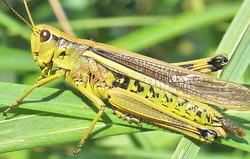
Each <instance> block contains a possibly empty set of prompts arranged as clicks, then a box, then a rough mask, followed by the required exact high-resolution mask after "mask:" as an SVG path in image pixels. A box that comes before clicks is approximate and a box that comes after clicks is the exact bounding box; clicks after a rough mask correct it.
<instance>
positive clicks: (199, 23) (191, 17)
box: [109, 3, 239, 51]
mask: <svg viewBox="0 0 250 159" xmlns="http://www.w3.org/2000/svg"><path fill="white" fill-rule="evenodd" d="M238 8H239V4H238V3H223V4H221V5H216V6H212V7H209V8H206V9H204V10H202V11H199V12H197V11H196V12H188V13H182V14H180V15H177V16H174V17H173V18H168V19H166V20H163V21H160V22H159V23H158V24H155V25H153V26H149V27H146V28H144V29H140V30H138V31H135V32H133V33H130V34H128V35H126V36H123V37H121V38H118V39H116V40H113V41H111V42H110V43H109V44H110V45H113V46H117V47H120V48H124V49H127V50H130V51H139V50H142V49H146V48H149V47H151V46H154V45H156V44H158V43H160V42H163V41H166V40H168V39H171V38H174V37H177V36H179V35H182V34H183V33H186V32H190V31H192V30H195V29H198V28H201V27H204V26H208V25H212V24H215V23H217V22H220V21H222V20H225V19H229V18H231V17H232V16H233V15H234V14H235V12H236V11H237V9H238Z"/></svg>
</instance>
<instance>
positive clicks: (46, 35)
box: [40, 29, 51, 42]
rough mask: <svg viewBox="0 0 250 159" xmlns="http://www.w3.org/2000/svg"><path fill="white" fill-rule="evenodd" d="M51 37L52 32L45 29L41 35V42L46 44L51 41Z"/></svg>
mask: <svg viewBox="0 0 250 159" xmlns="http://www.w3.org/2000/svg"><path fill="white" fill-rule="evenodd" d="M50 36H51V34H50V32H49V31H48V30H46V29H43V30H42V31H41V33H40V41H41V42H46V41H48V40H49V39H50Z"/></svg>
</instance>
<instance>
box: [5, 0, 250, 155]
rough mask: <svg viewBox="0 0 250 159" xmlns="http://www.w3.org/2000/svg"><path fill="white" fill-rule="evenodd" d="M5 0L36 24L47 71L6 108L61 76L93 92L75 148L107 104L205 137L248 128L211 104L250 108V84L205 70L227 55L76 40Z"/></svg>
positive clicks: (37, 46)
mask: <svg viewBox="0 0 250 159" xmlns="http://www.w3.org/2000/svg"><path fill="white" fill-rule="evenodd" d="M3 1H4V2H5V4H6V5H7V6H8V7H9V8H10V9H11V10H12V11H13V12H14V13H15V14H16V15H17V16H18V17H19V18H20V19H21V20H22V21H23V22H24V23H25V24H26V25H27V26H28V27H29V28H30V29H31V31H32V33H31V51H32V57H33V59H34V61H35V63H36V65H37V66H38V67H39V68H40V70H41V77H39V78H38V79H37V81H36V82H35V84H34V85H33V86H31V88H30V89H28V90H27V91H26V92H25V93H24V94H23V95H21V96H20V97H19V98H18V99H17V100H16V102H15V103H14V104H13V105H12V106H10V107H9V108H7V109H6V110H5V111H4V112H3V115H4V116H6V115H7V113H8V112H9V111H10V110H13V109H15V108H17V107H18V106H19V105H20V102H22V101H23V99H24V98H25V97H26V96H27V95H28V94H29V93H30V92H32V91H33V90H34V89H35V88H37V87H40V86H43V85H45V84H47V83H49V82H52V81H54V80H57V79H59V78H65V80H66V82H67V83H68V84H69V85H71V86H72V87H73V88H75V89H76V90H78V91H79V92H80V93H81V94H83V95H84V96H86V97H87V98H88V99H90V100H91V101H92V102H93V103H94V105H95V106H96V107H97V108H98V113H97V115H96V116H95V118H94V119H93V121H92V123H91V124H90V126H89V128H88V129H87V131H86V132H85V134H84V136H83V138H82V139H81V141H80V143H79V145H78V148H77V150H76V151H74V153H79V152H80V151H81V148H82V146H83V145H84V143H85V142H86V140H87V139H88V136H89V134H90V132H91V130H92V129H93V127H94V126H95V124H96V122H97V121H98V119H99V118H100V117H101V116H102V115H103V113H104V110H105V108H106V103H109V104H111V105H112V109H113V112H114V113H115V114H116V115H117V116H118V117H120V118H122V119H124V120H127V121H129V122H135V123H137V124H138V125H139V126H141V122H142V121H143V122H144V121H148V122H150V123H152V124H154V125H157V126H160V127H163V128H167V129H171V130H174V131H176V132H179V133H182V134H184V135H187V136H189V137H192V138H195V139H197V140H200V141H202V142H212V141H214V140H215V139H216V138H228V134H232V135H234V136H236V137H244V136H245V132H244V131H243V130H242V129H241V128H240V127H239V126H238V125H237V124H235V123H234V122H232V121H231V120H229V119H227V118H225V117H223V116H222V115H221V114H220V113H219V112H218V111H216V110H215V109H214V108H213V107H211V106H210V105H215V106H220V107H222V108H226V109H234V110H249V109H250V91H249V90H248V89H247V88H245V87H243V86H241V85H238V84H235V83H231V82H227V81H224V80H221V79H219V78H215V77H212V76H209V75H206V73H209V72H212V71H218V70H220V69H222V68H223V66H224V65H225V64H226V62H227V57H226V55H225V54H220V55H216V56H213V57H209V58H205V59H200V60H195V61H188V62H183V63H175V64H168V63H165V62H162V61H159V60H156V59H153V58H150V57H146V56H143V55H139V54H136V53H133V52H130V51H127V50H122V49H119V48H116V47H112V46H109V45H105V44H102V43H97V42H94V41H90V40H86V39H78V38H76V37H74V36H71V35H68V34H66V33H64V32H62V31H60V30H58V29H56V28H54V27H52V26H49V25H44V24H43V25H35V24H34V22H33V19H32V17H31V14H30V11H29V8H28V5H27V2H26V0H23V2H24V6H25V8H26V12H27V14H28V17H29V21H30V23H31V24H30V23H28V22H27V21H26V20H25V19H24V18H23V17H22V16H20V15H19V14H18V13H17V12H16V11H15V10H14V9H13V8H12V7H11V6H9V4H8V3H7V2H6V1H5V0H3Z"/></svg>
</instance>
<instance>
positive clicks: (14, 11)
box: [3, 0, 35, 31]
mask: <svg viewBox="0 0 250 159" xmlns="http://www.w3.org/2000/svg"><path fill="white" fill-rule="evenodd" d="M3 2H4V3H5V4H6V6H7V7H8V8H9V9H10V10H11V11H12V12H13V13H14V14H15V15H16V16H17V17H18V18H19V19H20V20H21V21H23V22H24V23H25V24H26V25H27V26H28V27H29V28H30V30H32V31H33V27H34V26H35V25H34V22H33V21H32V22H33V23H32V22H31V23H32V26H31V25H30V24H29V23H28V22H27V20H25V19H24V18H23V17H22V16H21V15H20V14H18V13H17V11H16V10H15V9H14V8H12V7H11V6H10V5H9V4H8V3H7V2H6V0H3ZM26 5H27V4H26ZM25 8H26V7H25ZM27 9H28V8H26V11H27ZM27 14H28V15H29V17H31V15H30V12H27ZM31 20H32V19H31Z"/></svg>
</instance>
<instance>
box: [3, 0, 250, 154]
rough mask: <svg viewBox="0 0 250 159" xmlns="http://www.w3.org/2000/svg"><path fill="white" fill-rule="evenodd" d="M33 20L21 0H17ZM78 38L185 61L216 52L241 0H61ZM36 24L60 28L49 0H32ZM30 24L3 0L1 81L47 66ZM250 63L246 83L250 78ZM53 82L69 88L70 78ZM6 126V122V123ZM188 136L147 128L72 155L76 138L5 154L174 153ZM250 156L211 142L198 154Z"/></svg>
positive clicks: (28, 79)
mask: <svg viewBox="0 0 250 159" xmlns="http://www.w3.org/2000/svg"><path fill="white" fill-rule="evenodd" d="M9 3H10V4H11V6H13V8H15V9H16V10H17V12H18V13H20V15H22V16H24V17H25V18H26V19H27V14H26V12H25V9H24V7H23V5H22V3H21V0H20V1H16V0H9ZM60 3H61V5H62V7H63V9H64V11H65V14H66V15H67V17H68V19H69V22H70V25H71V27H72V29H73V31H74V33H75V35H76V36H77V37H78V38H85V39H91V40H94V41H98V42H101V43H106V44H111V45H114V46H117V47H121V48H123V49H127V50H131V51H135V52H138V53H141V54H144V55H147V56H150V57H154V58H156V59H160V60H163V61H167V62H182V61H187V60H193V59H198V58H202V57H207V56H210V55H213V54H214V52H215V50H216V48H217V47H218V44H219V42H220V41H221V39H222V37H223V35H224V33H225V32H226V30H227V28H228V26H229V24H230V23H231V21H232V19H233V17H234V16H235V14H236V12H237V10H238V9H239V8H240V5H241V4H242V1H241V0H71V1H68V0H60ZM28 4H29V7H30V10H31V13H32V16H33V19H34V21H35V23H36V24H51V25H53V26H56V27H58V28H60V25H59V24H58V22H57V19H56V17H55V14H54V12H53V10H52V8H51V6H50V3H49V2H48V1H39V0H32V1H29V3H28ZM29 36H30V30H29V29H28V28H27V27H26V26H25V25H24V24H22V22H20V20H19V19H18V18H17V17H16V16H15V15H13V13H12V12H10V11H9V9H7V7H6V6H5V5H4V4H3V3H1V5H0V81H1V82H8V83H18V84H27V85H31V84H33V83H34V81H35V80H36V78H37V77H38V76H39V74H40V72H39V70H38V69H37V68H36V66H35V64H34V62H33V60H32V57H31V53H30V41H29ZM249 70H250V69H247V71H248V72H246V73H245V75H244V77H243V78H242V79H241V81H240V82H241V83H244V84H250V75H249V74H250V71H249ZM46 87H54V88H60V89H69V88H68V87H66V86H65V85H64V83H63V81H62V80H61V81H58V82H53V83H51V84H48V85H46ZM0 129H1V128H0ZM180 138H181V136H180V135H178V134H173V133H169V132H143V133H137V134H133V135H120V136H112V137H107V138H102V139H98V140H94V141H91V142H88V143H87V145H86V147H84V149H83V152H82V153H81V154H80V155H78V156H74V157H72V156H71V151H72V149H73V148H75V146H76V143H72V144H64V145H58V146H49V147H40V148H34V149H31V150H23V151H17V152H10V153H5V154H1V155H0V159H17V158H18V159H29V158H30V159H33V158H37V159H40V158H41V159H42V158H43V159H44V158H48V159H65V158H110V157H112V158H126V159H127V158H133V159H134V158H171V155H172V154H173V152H174V150H175V148H176V145H177V144H178V141H179V140H180ZM219 157H220V158H221V159H222V158H227V159H229V158H248V157H249V158H250V155H249V154H248V153H246V152H244V151H241V150H237V149H234V148H230V147H226V146H223V145H219V144H216V143H214V144H206V145H204V146H203V147H202V150H201V151H200V152H199V154H198V156H197V158H219Z"/></svg>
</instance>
